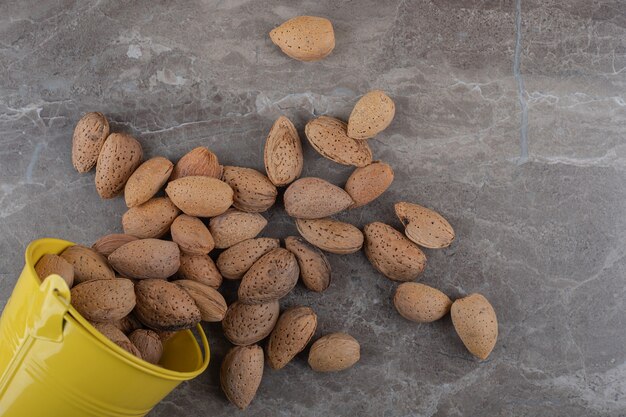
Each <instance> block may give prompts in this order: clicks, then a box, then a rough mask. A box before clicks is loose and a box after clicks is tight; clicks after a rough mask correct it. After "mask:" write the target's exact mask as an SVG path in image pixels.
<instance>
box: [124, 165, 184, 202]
mask: <svg viewBox="0 0 626 417" xmlns="http://www.w3.org/2000/svg"><path fill="white" fill-rule="evenodd" d="M173 167H174V164H172V163H171V162H170V160H169V159H167V158H163V157H162V156H157V157H155V158H152V159H148V160H147V161H146V162H144V163H143V164H141V165H139V167H138V168H137V169H136V170H135V172H133V174H132V175H131V176H130V178H128V181H126V185H125V186H124V200H126V205H127V206H128V207H135V206H138V205H140V204H143V203H145V202H146V201H148V200H150V199H151V198H152V197H154V195H155V194H156V193H158V192H159V190H160V189H161V187H163V185H165V183H166V182H167V179H168V178H169V177H170V175H171V174H172V168H173Z"/></svg>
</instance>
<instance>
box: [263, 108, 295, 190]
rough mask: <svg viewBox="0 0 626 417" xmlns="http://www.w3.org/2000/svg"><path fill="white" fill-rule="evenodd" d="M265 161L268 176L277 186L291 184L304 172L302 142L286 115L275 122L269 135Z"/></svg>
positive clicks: (264, 152)
mask: <svg viewBox="0 0 626 417" xmlns="http://www.w3.org/2000/svg"><path fill="white" fill-rule="evenodd" d="M263 161H264V163H265V172H267V177H268V178H269V179H270V181H271V182H272V183H273V184H274V185H275V186H277V187H282V186H285V185H288V184H290V183H291V182H292V181H294V180H295V179H296V178H298V177H299V176H300V174H301V173H302V166H303V164H304V156H303V155H302V143H301V142H300V137H299V136H298V131H297V130H296V128H295V127H294V125H293V123H291V120H289V119H288V118H286V117H285V116H280V117H279V118H278V120H276V122H274V125H273V126H272V130H270V133H269V135H268V136H267V140H266V141H265V149H264V150H263Z"/></svg>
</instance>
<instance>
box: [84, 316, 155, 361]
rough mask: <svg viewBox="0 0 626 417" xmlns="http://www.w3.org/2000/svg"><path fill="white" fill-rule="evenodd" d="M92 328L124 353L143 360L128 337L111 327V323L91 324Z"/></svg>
mask: <svg viewBox="0 0 626 417" xmlns="http://www.w3.org/2000/svg"><path fill="white" fill-rule="evenodd" d="M91 324H92V325H93V327H95V328H96V330H98V331H99V332H100V333H102V334H103V335H104V336H105V337H106V338H107V339H109V340H110V341H112V342H113V343H115V344H116V345H118V346H119V347H121V348H122V349H124V350H125V351H127V352H129V353H132V354H133V355H135V356H137V357H138V358H139V359H143V358H142V357H141V352H140V351H139V349H137V347H136V346H135V345H134V344H133V342H131V341H130V339H129V338H128V337H126V335H125V334H124V333H122V332H121V331H120V329H118V328H117V327H115V326H114V325H112V324H111V323H91Z"/></svg>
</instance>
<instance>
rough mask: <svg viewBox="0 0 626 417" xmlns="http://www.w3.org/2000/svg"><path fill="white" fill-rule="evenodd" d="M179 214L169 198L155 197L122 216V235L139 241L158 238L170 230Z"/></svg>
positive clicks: (130, 209)
mask: <svg viewBox="0 0 626 417" xmlns="http://www.w3.org/2000/svg"><path fill="white" fill-rule="evenodd" d="M179 214H180V210H179V209H178V207H176V206H175V205H174V203H172V201H171V200H170V199H169V198H167V197H157V198H153V199H152V200H149V201H147V202H145V203H143V204H142V205H140V206H135V207H132V208H129V209H128V211H126V213H124V215H123V216H122V227H123V228H124V233H126V234H127V235H132V236H136V237H138V238H139V239H147V238H151V237H153V238H159V237H161V236H163V235H164V234H166V233H167V232H168V231H169V230H170V226H171V225H172V223H173V222H174V220H175V219H176V217H178V215H179Z"/></svg>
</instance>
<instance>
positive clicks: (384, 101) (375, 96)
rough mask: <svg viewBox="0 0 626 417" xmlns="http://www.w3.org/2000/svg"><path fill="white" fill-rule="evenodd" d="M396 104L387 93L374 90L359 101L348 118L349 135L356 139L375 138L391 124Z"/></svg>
mask: <svg viewBox="0 0 626 417" xmlns="http://www.w3.org/2000/svg"><path fill="white" fill-rule="evenodd" d="M395 114H396V106H395V104H394V103H393V100H392V99H390V98H389V96H388V95H387V94H385V93H384V92H383V91H380V90H373V91H370V92H369V93H367V94H365V95H364V96H363V97H361V98H360V99H359V101H357V103H356V105H355V106H354V109H352V113H350V118H349V119H348V136H350V137H351V138H354V139H369V138H373V137H374V136H376V135H377V134H379V133H380V132H382V131H383V130H385V129H386V128H387V126H389V125H390V124H391V121H392V120H393V117H394V115H395Z"/></svg>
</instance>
